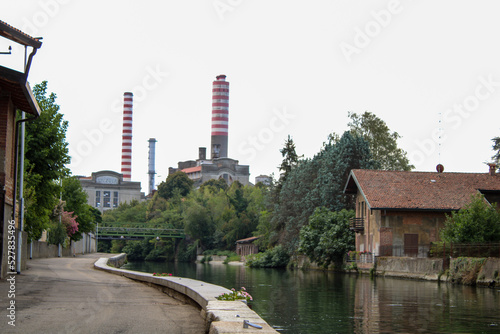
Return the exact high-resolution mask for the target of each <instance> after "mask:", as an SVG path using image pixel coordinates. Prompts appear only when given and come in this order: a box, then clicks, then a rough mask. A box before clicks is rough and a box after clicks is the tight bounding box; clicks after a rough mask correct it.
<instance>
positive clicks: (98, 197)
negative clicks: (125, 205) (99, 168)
mask: <svg viewBox="0 0 500 334" xmlns="http://www.w3.org/2000/svg"><path fill="white" fill-rule="evenodd" d="M95 207H96V208H100V207H101V191H100V190H96V192H95Z"/></svg>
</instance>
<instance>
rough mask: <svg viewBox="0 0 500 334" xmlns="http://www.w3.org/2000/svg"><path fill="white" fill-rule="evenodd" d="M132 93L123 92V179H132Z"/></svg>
mask: <svg viewBox="0 0 500 334" xmlns="http://www.w3.org/2000/svg"><path fill="white" fill-rule="evenodd" d="M132 99H133V94H132V93H128V92H127V93H124V94H123V133H122V174H123V181H131V179H132V105H133V101H132Z"/></svg>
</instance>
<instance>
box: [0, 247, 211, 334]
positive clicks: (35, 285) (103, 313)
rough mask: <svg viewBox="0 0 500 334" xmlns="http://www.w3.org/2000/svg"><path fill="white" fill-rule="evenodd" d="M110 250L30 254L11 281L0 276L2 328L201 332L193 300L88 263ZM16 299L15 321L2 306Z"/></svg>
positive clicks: (4, 330) (7, 330)
mask: <svg viewBox="0 0 500 334" xmlns="http://www.w3.org/2000/svg"><path fill="white" fill-rule="evenodd" d="M109 256H110V254H102V253H101V254H87V255H80V256H77V257H76V258H50V259H35V260H29V262H28V268H29V269H28V270H26V271H23V272H22V273H21V275H17V276H16V277H15V298H9V290H10V289H11V284H9V282H8V281H6V280H2V281H0V332H1V333H169V334H170V333H179V334H189V333H204V329H205V323H204V320H203V319H202V318H201V315H200V311H199V309H197V308H196V307H194V306H192V305H186V304H182V303H181V302H179V301H177V300H175V299H173V298H171V297H169V296H167V295H166V294H163V293H161V292H160V291H158V290H156V289H155V288H152V287H149V286H147V285H145V284H143V283H139V282H135V281H132V280H130V279H128V278H125V277H121V276H117V275H111V274H109V273H106V272H103V271H99V270H95V269H93V263H94V262H95V261H96V260H97V259H98V258H100V257H109ZM12 300H15V316H16V318H15V320H16V321H15V325H16V326H15V327H12V326H11V325H9V321H11V320H10V319H9V317H8V314H9V313H8V312H10V311H9V310H7V308H8V307H9V305H10V303H11V301H12Z"/></svg>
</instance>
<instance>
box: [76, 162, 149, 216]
mask: <svg viewBox="0 0 500 334" xmlns="http://www.w3.org/2000/svg"><path fill="white" fill-rule="evenodd" d="M78 179H79V180H80V184H81V185H82V188H83V190H84V191H85V192H86V193H87V195H88V196H87V203H88V204H89V205H90V206H93V207H94V208H96V209H98V210H100V211H101V212H104V211H106V210H110V209H116V208H117V207H118V205H120V204H121V203H129V202H131V201H142V200H144V199H145V196H144V193H142V192H141V183H140V182H134V181H127V180H125V176H124V175H123V174H120V173H117V172H113V171H110V170H103V171H99V172H94V173H92V176H89V177H85V176H79V177H78Z"/></svg>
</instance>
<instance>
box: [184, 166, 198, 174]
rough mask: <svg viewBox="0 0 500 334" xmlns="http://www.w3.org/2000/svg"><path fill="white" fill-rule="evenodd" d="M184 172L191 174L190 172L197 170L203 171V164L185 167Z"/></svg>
mask: <svg viewBox="0 0 500 334" xmlns="http://www.w3.org/2000/svg"><path fill="white" fill-rule="evenodd" d="M182 172H184V173H186V174H189V173H195V172H201V166H196V167H189V168H184V169H183V170H182Z"/></svg>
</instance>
